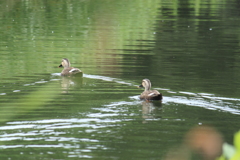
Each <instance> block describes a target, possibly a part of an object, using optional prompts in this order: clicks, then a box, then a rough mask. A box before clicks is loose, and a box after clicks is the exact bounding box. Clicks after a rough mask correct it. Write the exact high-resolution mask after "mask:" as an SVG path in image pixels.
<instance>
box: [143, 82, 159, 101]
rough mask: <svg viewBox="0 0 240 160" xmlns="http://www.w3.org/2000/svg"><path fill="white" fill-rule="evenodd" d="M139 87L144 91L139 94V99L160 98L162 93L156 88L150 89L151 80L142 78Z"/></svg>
mask: <svg viewBox="0 0 240 160" xmlns="http://www.w3.org/2000/svg"><path fill="white" fill-rule="evenodd" d="M139 87H144V88H145V90H144V92H142V94H141V95H140V99H141V100H147V101H150V100H162V93H159V92H158V91H157V90H150V89H151V82H150V80H149V79H143V80H142V84H141V85H140V86H139Z"/></svg>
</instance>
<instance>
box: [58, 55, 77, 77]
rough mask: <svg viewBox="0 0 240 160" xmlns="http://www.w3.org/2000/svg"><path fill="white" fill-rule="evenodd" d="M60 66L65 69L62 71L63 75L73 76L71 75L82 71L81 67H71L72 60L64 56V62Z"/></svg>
mask: <svg viewBox="0 0 240 160" xmlns="http://www.w3.org/2000/svg"><path fill="white" fill-rule="evenodd" d="M58 67H59V68H60V67H64V69H63V70H62V72H61V76H71V75H75V74H78V73H82V71H81V70H80V69H78V68H74V67H70V62H69V60H68V59H67V58H63V59H62V63H61V64H60V65H59V66H58Z"/></svg>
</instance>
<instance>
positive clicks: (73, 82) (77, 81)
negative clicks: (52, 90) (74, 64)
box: [61, 76, 83, 93]
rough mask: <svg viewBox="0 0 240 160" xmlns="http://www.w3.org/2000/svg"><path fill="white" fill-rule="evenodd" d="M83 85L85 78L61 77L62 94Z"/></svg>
mask: <svg viewBox="0 0 240 160" xmlns="http://www.w3.org/2000/svg"><path fill="white" fill-rule="evenodd" d="M82 84H83V78H82V76H81V77H66V76H62V77H61V87H62V93H68V92H69V89H70V88H73V87H78V88H79V87H81V86H82Z"/></svg>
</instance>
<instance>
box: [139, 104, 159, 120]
mask: <svg viewBox="0 0 240 160" xmlns="http://www.w3.org/2000/svg"><path fill="white" fill-rule="evenodd" d="M161 117H162V103H161V101H151V102H149V101H142V118H144V119H155V118H161ZM144 122H145V121H144Z"/></svg>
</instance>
